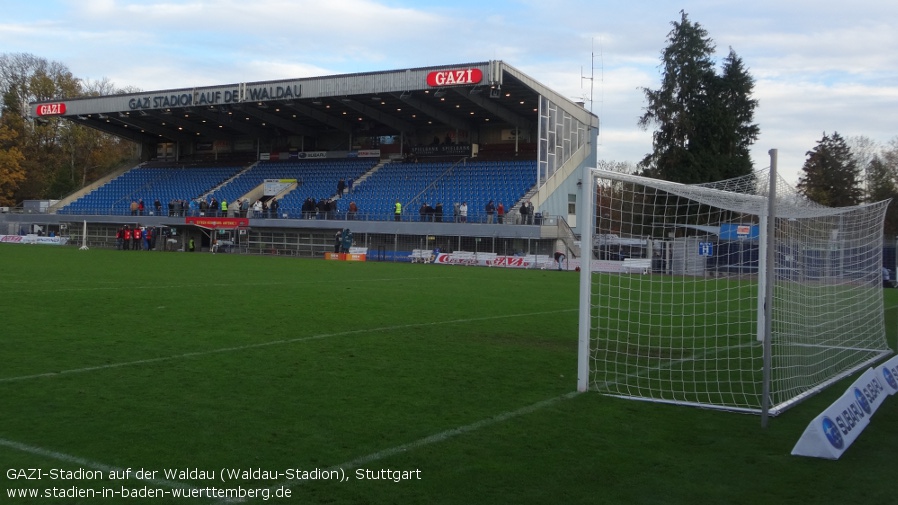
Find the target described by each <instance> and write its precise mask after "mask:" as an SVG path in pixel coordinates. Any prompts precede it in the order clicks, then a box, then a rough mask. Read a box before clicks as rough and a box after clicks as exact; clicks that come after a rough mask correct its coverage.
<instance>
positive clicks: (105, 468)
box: [0, 438, 197, 489]
mask: <svg viewBox="0 0 898 505" xmlns="http://www.w3.org/2000/svg"><path fill="white" fill-rule="evenodd" d="M0 446H3V447H9V448H10V449H15V450H17V451H21V452H26V453H28V454H34V455H36V456H43V457H45V458H50V459H54V460H56V461H62V462H64V463H72V464H74V465H78V466H80V467H85V468H89V469H92V470H100V471H102V472H104V473H105V474H106V475H104V476H103V477H104V479H103V480H102V481H100V480H98V482H103V483H104V484H105V483H107V482H109V480H108V479H107V477H109V474H110V473H111V472H115V473H117V474H124V473H125V470H126V469H124V468H117V467H114V466H109V465H104V464H103V463H97V462H96V461H91V460H89V459H84V458H79V457H77V456H71V455H69V454H65V453H63V452H57V451H51V450H49V449H43V448H41V447H34V446H31V445H27V444H23V443H20V442H14V441H12V440H6V439H4V438H0ZM131 475H134V472H131ZM128 480H139V481H143V482H149V483H152V484H156V485H159V486H165V487H168V488H172V489H174V488H179V489H197V488H196V487H195V486H191V485H190V484H187V483H184V482H176V481H170V480H165V479H137V478H135V477H129V478H128Z"/></svg>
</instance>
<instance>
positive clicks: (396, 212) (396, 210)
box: [393, 200, 402, 221]
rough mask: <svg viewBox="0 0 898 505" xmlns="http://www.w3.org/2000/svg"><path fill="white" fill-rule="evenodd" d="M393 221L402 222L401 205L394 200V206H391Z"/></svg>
mask: <svg viewBox="0 0 898 505" xmlns="http://www.w3.org/2000/svg"><path fill="white" fill-rule="evenodd" d="M393 220H394V221H400V220H402V204H401V203H399V200H396V205H394V206H393Z"/></svg>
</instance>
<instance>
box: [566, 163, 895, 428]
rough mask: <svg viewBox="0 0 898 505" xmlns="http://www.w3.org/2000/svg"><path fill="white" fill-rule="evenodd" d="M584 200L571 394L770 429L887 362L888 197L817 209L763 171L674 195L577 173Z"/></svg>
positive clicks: (650, 183)
mask: <svg viewBox="0 0 898 505" xmlns="http://www.w3.org/2000/svg"><path fill="white" fill-rule="evenodd" d="M771 156H772V157H773V156H775V152H771ZM773 166H775V162H773ZM771 180H772V182H773V184H772V185H771V184H770V183H771ZM583 190H584V200H585V201H584V207H586V208H587V209H588V211H589V212H590V213H591V215H590V216H589V217H588V218H586V219H583V220H582V221H581V222H583V223H584V226H583V227H582V228H581V234H582V235H581V250H582V251H583V255H582V258H581V272H580V274H581V276H580V307H579V309H580V313H579V317H580V321H579V323H580V328H579V336H578V338H579V352H578V380H577V389H578V390H579V391H585V390H594V391H598V392H601V393H605V394H609V395H613V396H619V397H624V398H631V399H639V400H646V401H655V402H663V403H675V404H683V405H694V406H701V407H705V408H716V409H722V410H730V411H738V412H750V413H758V414H762V415H763V416H765V420H766V416H767V415H768V414H770V415H777V414H779V413H780V412H782V411H784V410H786V409H787V408H789V407H790V406H792V405H794V404H795V403H796V402H798V401H800V400H802V399H804V398H806V397H808V396H810V395H813V394H815V393H817V392H819V391H821V390H822V389H823V388H825V387H826V386H828V385H830V384H832V383H834V382H836V381H838V380H839V379H841V378H843V377H845V376H847V375H849V374H851V373H853V372H855V371H857V370H860V369H862V368H864V367H866V366H869V365H871V364H873V363H874V362H876V361H877V360H879V359H881V358H883V357H885V356H887V355H888V354H890V353H891V350H890V349H889V347H888V345H887V343H886V337H885V323H884V311H883V298H882V280H881V269H882V249H883V221H884V216H885V210H886V208H887V206H888V203H889V202H888V201H884V202H878V203H872V204H866V205H859V206H854V207H845V208H829V207H823V206H820V205H817V204H814V203H812V202H810V201H808V200H806V199H805V198H803V197H802V196H801V195H800V194H798V193H797V192H796V191H795V189H794V188H792V187H790V186H789V185H788V184H786V183H785V182H784V181H783V180H782V179H780V178H778V177H776V176H775V175H774V176H773V177H771V175H770V171H766V170H765V171H760V172H755V173H753V174H750V175H748V176H745V177H741V178H738V179H732V180H727V181H721V182H718V183H711V184H701V185H685V184H678V183H672V182H668V181H661V180H657V179H651V178H646V177H640V176H636V175H632V174H624V173H617V172H609V171H603V170H596V169H588V170H587V171H584V177H583ZM770 196H773V198H770ZM771 209H772V210H771ZM768 214H770V215H771V216H772V217H770V218H768ZM584 217H586V216H584ZM768 229H769V230H771V231H770V232H768ZM770 233H772V235H770ZM768 253H769V254H768ZM765 271H766V272H768V275H766V276H765V275H764V273H765ZM765 309H766V310H765ZM765 327H769V330H767V329H765ZM768 332H769V333H768ZM766 335H769V337H767V336H766Z"/></svg>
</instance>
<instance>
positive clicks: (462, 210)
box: [458, 202, 468, 223]
mask: <svg viewBox="0 0 898 505" xmlns="http://www.w3.org/2000/svg"><path fill="white" fill-rule="evenodd" d="M458 221H459V222H460V223H467V222H468V202H461V205H459V206H458Z"/></svg>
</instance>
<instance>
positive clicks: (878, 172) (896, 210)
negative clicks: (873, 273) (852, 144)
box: [866, 154, 898, 236]
mask: <svg viewBox="0 0 898 505" xmlns="http://www.w3.org/2000/svg"><path fill="white" fill-rule="evenodd" d="M866 175H867V201H869V202H879V201H882V200H888V199H890V198H891V199H892V203H891V204H889V208H888V209H887V210H886V216H885V226H884V231H885V234H886V235H889V236H895V235H898V202H896V200H898V186H896V183H895V180H896V178H895V176H896V172H895V167H890V166H888V165H887V164H886V163H885V162H884V161H883V160H882V158H880V157H879V156H878V155H875V154H874V155H873V159H871V160H870V162H869V163H868V164H867V169H866Z"/></svg>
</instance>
